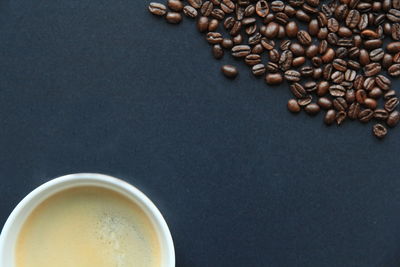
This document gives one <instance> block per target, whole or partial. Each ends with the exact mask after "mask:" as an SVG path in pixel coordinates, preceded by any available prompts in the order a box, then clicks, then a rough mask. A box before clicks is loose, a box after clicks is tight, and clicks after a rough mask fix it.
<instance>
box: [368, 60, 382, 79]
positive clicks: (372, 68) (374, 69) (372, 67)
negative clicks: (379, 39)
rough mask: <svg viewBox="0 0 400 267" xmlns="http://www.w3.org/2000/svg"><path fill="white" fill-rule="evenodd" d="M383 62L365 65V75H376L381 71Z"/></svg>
mask: <svg viewBox="0 0 400 267" xmlns="http://www.w3.org/2000/svg"><path fill="white" fill-rule="evenodd" d="M381 68H382V67H381V64H379V63H370V64H368V65H366V66H365V67H364V74H365V76H368V77H369V76H374V75H376V74H378V73H379V72H380V71H381Z"/></svg>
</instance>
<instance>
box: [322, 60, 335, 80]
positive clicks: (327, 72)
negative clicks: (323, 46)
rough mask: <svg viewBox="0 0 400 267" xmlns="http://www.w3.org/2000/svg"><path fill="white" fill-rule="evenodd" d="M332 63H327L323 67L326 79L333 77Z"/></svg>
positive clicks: (323, 75) (323, 74)
mask: <svg viewBox="0 0 400 267" xmlns="http://www.w3.org/2000/svg"><path fill="white" fill-rule="evenodd" d="M332 70H333V67H332V64H326V65H325V66H324V67H323V68H322V77H323V78H324V79H325V80H329V79H330V78H331V75H332Z"/></svg>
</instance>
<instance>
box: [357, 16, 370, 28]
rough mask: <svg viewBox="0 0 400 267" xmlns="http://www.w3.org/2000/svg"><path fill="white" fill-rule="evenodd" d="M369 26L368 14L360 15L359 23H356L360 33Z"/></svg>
mask: <svg viewBox="0 0 400 267" xmlns="http://www.w3.org/2000/svg"><path fill="white" fill-rule="evenodd" d="M368 24H369V19H368V14H365V13H364V14H362V15H361V16H360V21H359V22H358V25H357V28H358V29H359V30H360V31H362V30H365V29H366V28H367V27H368Z"/></svg>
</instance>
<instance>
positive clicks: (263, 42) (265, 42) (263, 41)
mask: <svg viewBox="0 0 400 267" xmlns="http://www.w3.org/2000/svg"><path fill="white" fill-rule="evenodd" d="M261 45H262V46H263V47H264V48H265V49H266V50H272V49H274V47H275V42H274V41H272V40H268V39H266V38H265V37H264V38H262V39H261Z"/></svg>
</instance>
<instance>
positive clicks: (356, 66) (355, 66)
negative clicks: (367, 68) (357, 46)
mask: <svg viewBox="0 0 400 267" xmlns="http://www.w3.org/2000/svg"><path fill="white" fill-rule="evenodd" d="M347 66H348V67H349V68H350V69H353V70H359V69H360V68H361V65H360V63H358V62H357V61H354V60H349V61H347Z"/></svg>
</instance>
